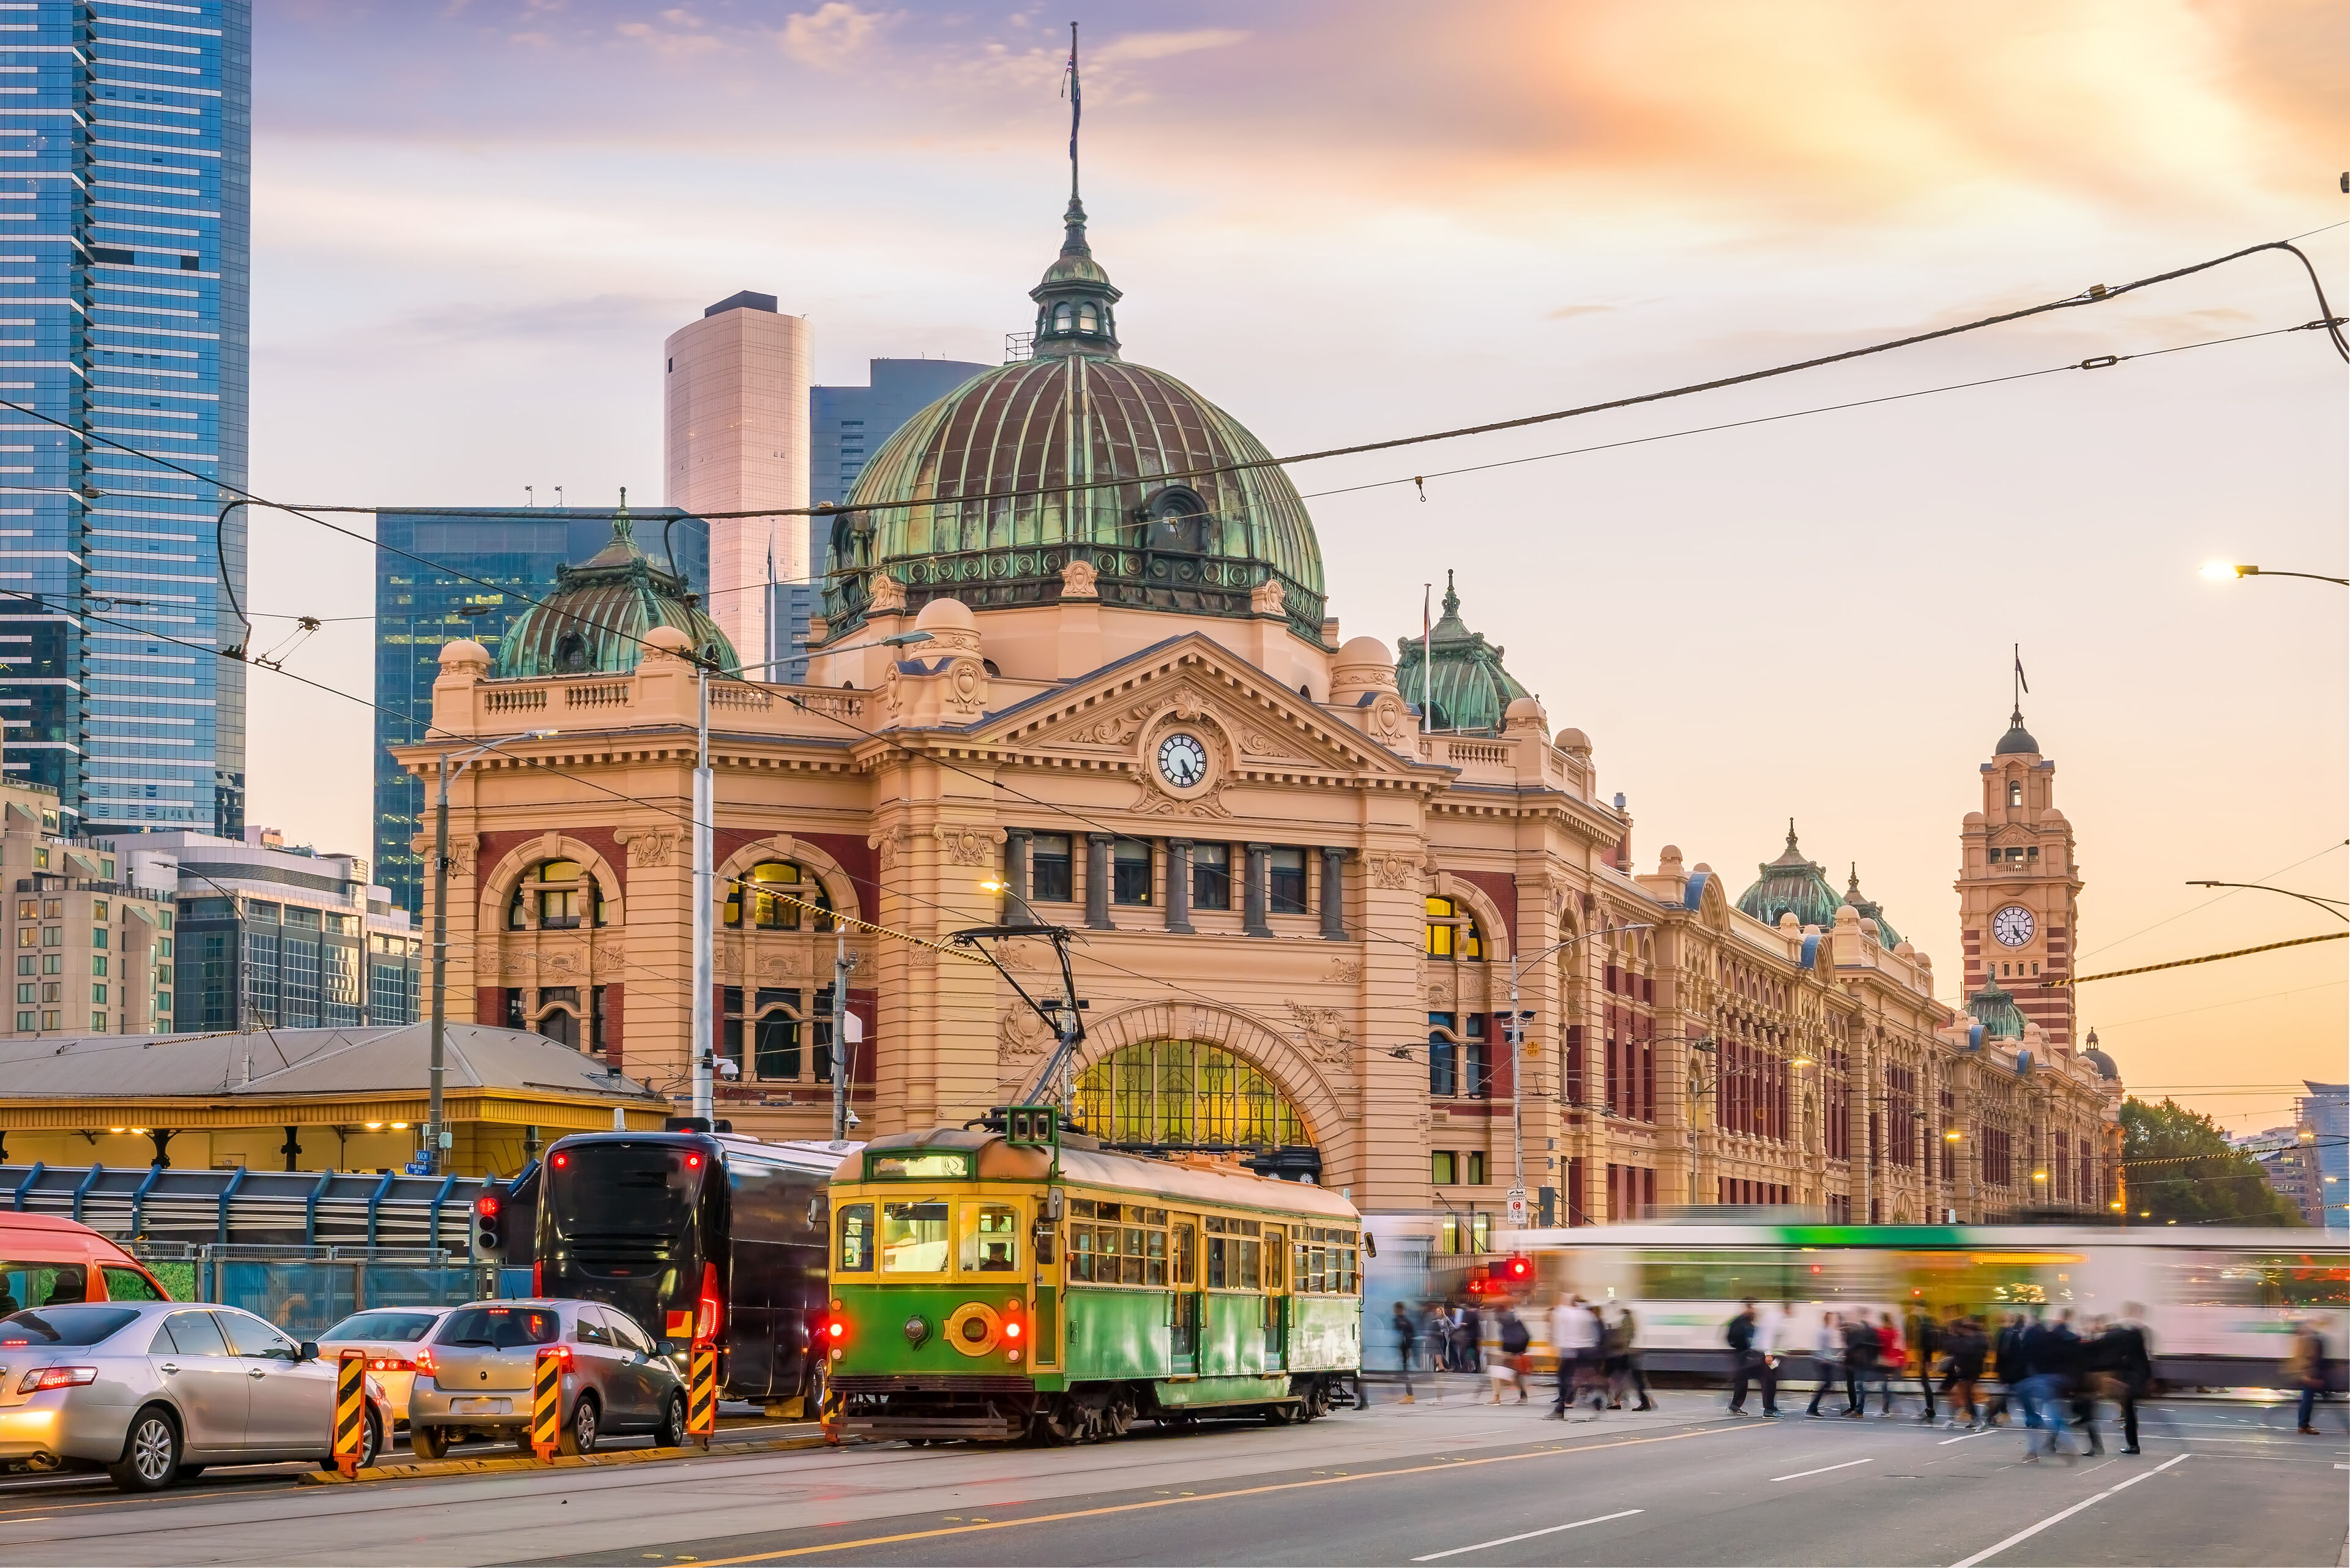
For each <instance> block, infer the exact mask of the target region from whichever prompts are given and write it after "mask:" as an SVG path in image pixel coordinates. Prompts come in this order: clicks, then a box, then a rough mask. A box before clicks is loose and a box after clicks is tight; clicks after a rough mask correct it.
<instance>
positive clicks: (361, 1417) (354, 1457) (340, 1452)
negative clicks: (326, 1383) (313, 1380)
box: [335, 1350, 367, 1480]
mask: <svg viewBox="0 0 2350 1568" xmlns="http://www.w3.org/2000/svg"><path fill="white" fill-rule="evenodd" d="M366 1442H367V1353H366V1352H365V1351H359V1350H346V1351H344V1352H343V1353H342V1355H339V1356H338V1357H336V1360H335V1469H336V1470H337V1471H338V1473H339V1474H340V1475H341V1476H342V1478H343V1479H344V1480H350V1479H351V1478H352V1477H353V1476H355V1475H357V1474H359V1449H361V1448H363V1447H364V1446H365V1445H366Z"/></svg>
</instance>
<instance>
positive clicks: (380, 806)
mask: <svg viewBox="0 0 2350 1568" xmlns="http://www.w3.org/2000/svg"><path fill="white" fill-rule="evenodd" d="M629 515H630V516H631V517H632V518H633V519H634V520H635V528H636V536H637V541H638V543H639V545H642V546H643V548H644V550H645V552H646V554H648V555H650V556H654V557H656V558H659V557H660V555H661V553H662V551H663V550H664V549H665V548H669V549H674V550H675V552H676V556H677V569H678V571H679V573H680V574H681V576H683V577H684V578H685V581H686V584H687V586H688V587H690V588H691V589H692V591H693V592H695V593H697V594H701V595H702V596H704V597H705V598H706V597H707V596H708V595H709V592H710V533H709V524H706V523H704V522H702V520H701V519H700V518H698V517H688V516H686V515H684V514H682V513H680V512H678V511H677V510H676V509H674V508H672V507H663V506H656V507H649V508H647V509H645V510H643V511H636V510H634V509H631V511H630V513H629ZM375 537H376V557H375V562H376V564H375V633H376V651H375V701H376V717H375V876H376V880H377V881H378V882H380V883H381V884H382V885H383V886H384V887H386V888H390V890H391V901H392V903H393V904H394V905H396V906H398V907H400V908H401V909H406V910H407V911H408V912H409V913H410V914H411V915H413V916H415V917H416V918H417V919H425V918H426V915H425V909H424V898H425V893H426V888H425V882H426V880H427V877H426V871H427V867H426V866H425V863H424V857H422V856H420V855H418V854H417V853H416V852H415V850H413V849H411V848H410V847H409V841H410V840H411V838H413V837H414V836H416V834H417V833H418V831H419V830H420V829H421V828H426V827H428V826H429V825H428V824H426V822H425V817H424V812H425V809H426V806H427V805H428V804H429V802H428V800H427V798H426V793H425V786H424V784H423V783H422V782H421V780H418V779H414V778H411V777H410V776H409V775H408V774H406V773H404V772H402V771H401V769H400V764H399V763H396V762H394V761H393V760H392V757H391V753H390V750H389V748H390V747H391V746H394V745H400V744H404V743H405V742H409V741H413V740H421V739H423V738H424V736H425V733H426V732H427V731H428V730H429V729H430V728H431V726H432V682H433V681H434V680H436V679H437V678H438V677H439V676H440V673H441V649H442V646H443V645H445V644H448V643H452V642H454V641H456V640H457V639H460V638H471V639H473V640H474V641H475V642H478V643H480V644H481V645H482V646H483V647H484V648H486V649H489V650H490V652H491V654H492V655H495V654H496V652H497V650H498V643H499V642H500V640H501V639H504V636H505V630H506V624H507V623H508V622H509V621H511V620H513V619H514V618H515V617H516V616H518V615H520V614H521V613H522V612H523V611H524V610H525V609H527V608H529V607H530V605H531V602H532V601H533V600H534V599H540V598H544V597H546V595H547V594H548V593H550V592H551V591H553V589H554V587H555V568H556V567H557V566H563V565H565V564H567V563H569V564H572V565H577V564H578V563H580V562H583V561H586V560H587V559H588V557H590V556H593V555H595V554H596V552H597V551H598V550H600V549H602V548H603V547H604V546H605V545H607V544H608V543H610V542H611V538H612V514H611V513H610V512H609V511H603V510H598V511H593V512H590V511H586V510H583V509H579V508H574V507H567V506H561V507H558V506H539V507H532V508H528V509H525V510H522V511H517V512H512V513H504V514H494V515H490V516H482V515H472V514H466V513H464V512H460V511H446V512H435V511H428V510H408V509H401V510H397V511H385V512H379V513H377V514H376V516H375ZM665 540H666V541H667V543H666V544H664V541H665ZM401 551H407V552H410V554H411V555H414V556H423V557H424V558H425V559H426V560H428V561H431V562H432V563H434V566H423V565H421V564H420V563H419V562H417V561H414V560H411V558H410V556H407V555H401V554H400V552H401ZM436 568H442V569H436ZM460 574H463V575H462V576H461V575H460ZM475 579H480V580H475ZM485 585H486V586H485Z"/></svg>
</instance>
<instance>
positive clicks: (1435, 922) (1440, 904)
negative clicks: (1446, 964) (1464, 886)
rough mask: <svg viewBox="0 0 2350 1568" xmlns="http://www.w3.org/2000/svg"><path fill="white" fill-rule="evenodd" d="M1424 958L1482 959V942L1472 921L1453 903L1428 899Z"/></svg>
mask: <svg viewBox="0 0 2350 1568" xmlns="http://www.w3.org/2000/svg"><path fill="white" fill-rule="evenodd" d="M1428 956H1429V957H1430V958H1449V959H1471V960H1477V959H1482V958H1483V957H1484V956H1485V938H1484V934H1483V933H1482V932H1481V931H1480V930H1478V929H1477V919H1476V917H1475V916H1473V915H1471V914H1468V913H1466V912H1464V911H1463V910H1462V909H1461V907H1460V905H1459V904H1458V903H1457V902H1456V901H1455V900H1453V899H1451V898H1430V899H1429V900H1428Z"/></svg>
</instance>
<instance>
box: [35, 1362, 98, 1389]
mask: <svg viewBox="0 0 2350 1568" xmlns="http://www.w3.org/2000/svg"><path fill="white" fill-rule="evenodd" d="M97 1381H98V1368H97V1367H95V1366H36V1367H35V1368H33V1370H31V1371H30V1372H27V1373H26V1374H25V1376H24V1379H23V1381H21V1382H19V1383H18V1384H17V1385H16V1392H17V1393H19V1394H30V1393H33V1392H34V1391H36V1389H42V1388H76V1387H79V1386H81V1385H82V1384H85V1383H95V1382H97Z"/></svg>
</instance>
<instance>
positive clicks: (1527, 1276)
mask: <svg viewBox="0 0 2350 1568" xmlns="http://www.w3.org/2000/svg"><path fill="white" fill-rule="evenodd" d="M1502 1277H1503V1279H1505V1280H1507V1281H1509V1282H1510V1283H1512V1284H1513V1285H1527V1284H1532V1283H1533V1282H1534V1260H1533V1259H1532V1258H1529V1257H1527V1256H1526V1255H1525V1254H1524V1253H1523V1252H1519V1253H1516V1254H1513V1256H1512V1257H1511V1258H1510V1259H1509V1260H1508V1261H1507V1262H1504V1263H1503V1265H1502Z"/></svg>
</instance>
